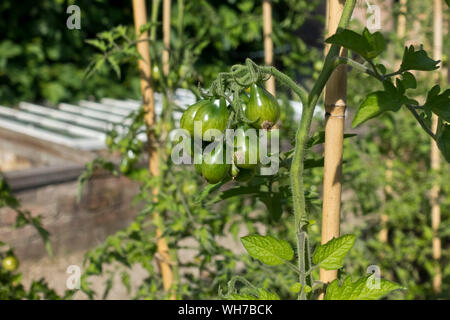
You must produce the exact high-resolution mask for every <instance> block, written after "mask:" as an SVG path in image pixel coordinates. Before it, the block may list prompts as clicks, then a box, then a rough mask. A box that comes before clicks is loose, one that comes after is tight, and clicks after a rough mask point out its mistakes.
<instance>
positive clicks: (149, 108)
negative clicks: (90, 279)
mask: <svg viewBox="0 0 450 320" xmlns="http://www.w3.org/2000/svg"><path fill="white" fill-rule="evenodd" d="M133 14H134V25H135V30H136V34H137V35H139V34H140V27H141V26H142V25H145V24H146V23H147V11H146V6H145V0H133ZM147 38H148V33H147V32H144V33H142V34H141V35H140V39H147ZM137 49H138V52H139V54H140V55H141V57H142V59H139V70H140V75H141V91H142V98H143V108H144V112H145V116H144V117H145V118H144V119H145V123H146V126H147V137H148V138H147V140H148V154H149V171H150V175H152V176H156V175H158V174H159V158H158V152H157V150H156V147H155V146H156V141H155V136H154V134H153V132H152V130H151V129H152V128H153V127H154V125H155V100H154V95H153V84H152V78H151V61H150V54H149V44H148V42H147V41H139V42H138V44H137ZM152 193H153V195H154V196H156V194H157V193H158V190H157V188H153V190H152ZM155 218H157V217H155ZM156 237H157V247H158V253H159V254H160V256H161V259H159V260H158V266H159V269H160V271H161V275H162V278H163V285H164V289H165V290H166V291H168V290H169V289H170V288H171V287H172V284H173V274H172V269H171V266H170V255H169V249H168V246H167V242H166V240H165V239H164V238H163V237H162V232H161V230H159V229H157V230H156ZM174 298H175V296H174V295H173V294H172V299H174Z"/></svg>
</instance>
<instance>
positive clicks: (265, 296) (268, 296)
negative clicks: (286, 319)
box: [258, 289, 280, 300]
mask: <svg viewBox="0 0 450 320" xmlns="http://www.w3.org/2000/svg"><path fill="white" fill-rule="evenodd" d="M258 293H259V297H258V300H280V297H278V295H277V294H276V293H274V292H269V291H267V290H264V289H258Z"/></svg>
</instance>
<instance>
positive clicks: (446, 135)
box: [437, 124, 450, 163]
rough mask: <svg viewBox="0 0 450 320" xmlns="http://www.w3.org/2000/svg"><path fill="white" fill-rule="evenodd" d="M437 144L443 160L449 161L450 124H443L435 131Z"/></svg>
mask: <svg viewBox="0 0 450 320" xmlns="http://www.w3.org/2000/svg"><path fill="white" fill-rule="evenodd" d="M437 145H438V147H439V150H441V152H442V155H443V156H444V158H445V160H446V161H447V162H449V163H450V125H445V124H443V125H442V126H441V127H440V129H439V132H438V133H437Z"/></svg>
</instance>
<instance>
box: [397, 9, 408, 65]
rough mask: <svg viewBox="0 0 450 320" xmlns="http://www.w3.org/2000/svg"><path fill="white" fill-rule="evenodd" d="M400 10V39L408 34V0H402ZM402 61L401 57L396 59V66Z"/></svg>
mask: <svg viewBox="0 0 450 320" xmlns="http://www.w3.org/2000/svg"><path fill="white" fill-rule="evenodd" d="M399 4H400V12H399V14H398V17H397V37H398V39H400V40H403V39H404V38H405V35H406V0H400V3H399ZM401 63H402V60H401V58H400V59H399V60H397V61H396V63H395V67H396V69H399V68H400V65H401Z"/></svg>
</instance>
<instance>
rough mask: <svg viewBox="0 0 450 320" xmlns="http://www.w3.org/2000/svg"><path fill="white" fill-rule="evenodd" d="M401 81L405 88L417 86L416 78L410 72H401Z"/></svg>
mask: <svg viewBox="0 0 450 320" xmlns="http://www.w3.org/2000/svg"><path fill="white" fill-rule="evenodd" d="M401 82H402V84H403V87H404V88H405V89H416V88H417V81H416V78H415V77H414V75H413V74H412V73H411V72H404V73H402V80H401Z"/></svg>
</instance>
